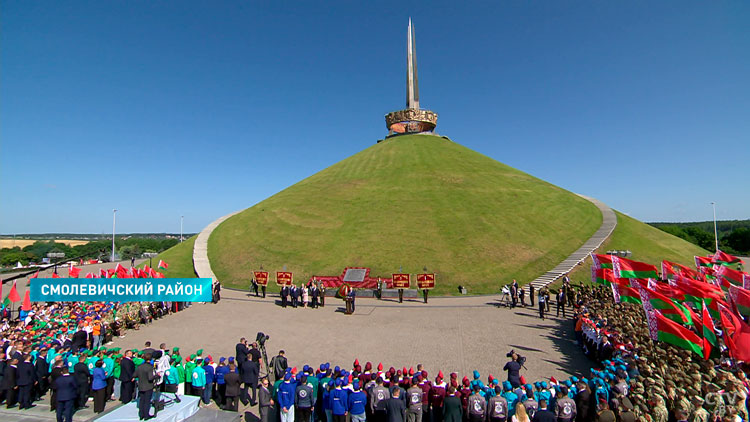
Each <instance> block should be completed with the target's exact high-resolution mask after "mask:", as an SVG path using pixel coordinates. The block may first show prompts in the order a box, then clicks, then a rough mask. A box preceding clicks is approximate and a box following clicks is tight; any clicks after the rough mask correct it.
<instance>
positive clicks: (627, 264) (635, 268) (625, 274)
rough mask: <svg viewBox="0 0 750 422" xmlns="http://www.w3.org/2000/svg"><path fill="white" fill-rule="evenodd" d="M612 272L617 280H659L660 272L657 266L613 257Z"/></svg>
mask: <svg viewBox="0 0 750 422" xmlns="http://www.w3.org/2000/svg"><path fill="white" fill-rule="evenodd" d="M612 271H613V272H614V274H615V278H657V277H659V270H657V269H656V266H655V265H651V264H647V263H645V262H638V261H633V260H631V259H627V258H620V257H619V256H612Z"/></svg>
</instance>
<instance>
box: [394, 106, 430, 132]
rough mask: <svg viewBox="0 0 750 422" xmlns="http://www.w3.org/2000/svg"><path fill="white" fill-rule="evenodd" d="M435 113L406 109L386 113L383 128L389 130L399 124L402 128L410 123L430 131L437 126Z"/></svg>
mask: <svg viewBox="0 0 750 422" xmlns="http://www.w3.org/2000/svg"><path fill="white" fill-rule="evenodd" d="M437 119H438V115H437V113H435V112H433V111H430V110H418V109H411V108H410V109H406V110H399V111H394V112H391V113H388V114H386V115H385V126H386V127H387V128H388V129H389V130H391V128H392V127H393V126H394V125H396V124H398V123H401V124H403V125H404V126H406V125H409V124H411V123H419V126H420V127H424V128H427V129H426V130H432V129H434V128H435V126H437Z"/></svg>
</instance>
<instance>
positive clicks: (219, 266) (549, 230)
mask: <svg viewBox="0 0 750 422" xmlns="http://www.w3.org/2000/svg"><path fill="white" fill-rule="evenodd" d="M601 220H602V218H601V213H600V212H599V210H598V209H597V208H596V207H595V206H594V205H592V204H591V203H589V202H588V201H586V200H584V199H582V198H580V197H578V196H576V195H575V194H573V193H571V192H568V191H566V190H564V189H561V188H559V187H556V186H554V185H551V184H549V183H547V182H545V181H543V180H539V179H537V178H535V177H533V176H530V175H528V174H526V173H523V172H521V171H519V170H516V169H513V168H511V167H508V166H506V165H504V164H502V163H500V162H497V161H495V160H493V159H491V158H489V157H486V156H484V155H482V154H480V153H477V152H475V151H472V150H470V149H468V148H466V147H463V146H461V145H459V144H457V143H454V142H452V141H450V140H448V139H445V138H441V137H437V136H426V135H410V136H400V137H396V138H391V139H388V140H386V141H384V142H381V143H379V144H376V145H373V146H371V147H370V148H367V149H366V150H364V151H362V152H360V153H358V154H355V155H353V156H351V157H349V158H347V159H345V160H343V161H341V162H339V163H337V164H334V165H333V166H331V167H329V168H327V169H325V170H322V171H320V172H319V173H317V174H314V175H312V176H310V177H309V178H307V179H305V180H302V181H301V182H299V183H297V184H295V185H293V186H291V187H289V188H287V189H285V190H283V191H281V192H279V193H277V194H276V195H274V196H272V197H270V198H268V199H266V200H264V201H262V202H260V203H258V204H257V205H255V206H253V207H251V208H248V209H246V210H244V211H243V212H241V213H239V214H237V215H235V216H233V217H231V218H229V219H227V220H226V221H224V222H223V223H222V224H221V225H219V227H217V228H216V230H214V232H213V234H212V235H211V237H210V238H209V242H208V253H209V259H210V260H211V266H212V269H213V271H214V273H215V274H216V276H217V277H218V278H219V280H221V281H222V282H223V283H224V284H225V285H228V286H234V287H246V286H247V285H248V282H249V276H250V274H251V271H252V270H255V269H258V267H259V266H260V265H261V264H262V265H263V268H265V269H267V270H270V271H276V270H281V269H282V267H283V266H285V265H286V267H287V268H288V270H289V271H293V272H294V273H295V279H296V280H300V279H303V278H305V279H306V278H308V277H309V276H311V275H336V274H340V272H341V270H342V269H343V268H344V267H346V266H366V267H370V268H372V273H371V274H372V275H374V276H378V275H381V276H390V274H391V273H393V272H398V271H399V268H400V267H402V268H403V271H405V272H410V273H412V274H414V273H418V272H422V270H423V268H424V267H427V269H428V271H429V272H435V273H437V286H438V287H437V289H436V292H435V293H438V294H440V293H454V292H455V291H456V286H457V285H459V284H461V285H464V286H468V289H469V292H471V293H488V292H494V291H497V289H498V286H499V283H500V282H501V281H503V282H508V281H509V280H511V279H514V278H515V279H517V280H518V281H519V282H528V281H530V280H532V279H533V278H535V277H536V276H538V275H540V274H541V273H543V272H545V271H547V270H549V269H550V268H553V267H554V266H555V265H557V264H558V263H559V262H560V261H562V260H563V259H564V258H566V257H567V256H568V255H569V254H570V253H572V252H573V251H575V250H576V249H577V248H578V247H579V246H580V245H581V244H583V243H584V242H585V241H586V239H587V238H588V237H589V236H591V235H592V234H593V233H594V232H595V231H596V230H597V228H598V227H599V225H600V224H601Z"/></svg>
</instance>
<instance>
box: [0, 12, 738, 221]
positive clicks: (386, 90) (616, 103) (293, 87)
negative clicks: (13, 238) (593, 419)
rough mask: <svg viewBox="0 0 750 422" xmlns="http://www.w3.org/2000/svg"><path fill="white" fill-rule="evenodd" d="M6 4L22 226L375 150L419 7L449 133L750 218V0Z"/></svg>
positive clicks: (3, 119) (206, 199) (436, 97)
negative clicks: (408, 31)
mask: <svg viewBox="0 0 750 422" xmlns="http://www.w3.org/2000/svg"><path fill="white" fill-rule="evenodd" d="M281 3H283V5H282V4H281ZM1 7H2V9H1V10H0V12H1V13H0V16H1V18H0V19H1V22H0V24H2V34H1V37H2V38H1V42H2V48H1V49H0V50H1V52H0V63H1V64H0V83H1V85H0V88H1V89H2V91H1V92H0V124H1V126H0V233H23V232H94V233H106V232H109V231H111V224H112V208H118V209H119V210H120V211H119V212H118V232H150V231H160V232H161V231H169V232H176V231H179V220H180V215H184V216H185V231H193V232H194V231H199V230H200V229H201V228H203V227H204V226H205V225H206V224H208V223H209V222H211V221H212V220H214V219H215V218H217V217H220V216H222V215H224V214H226V213H229V212H231V211H235V210H239V209H244V208H246V207H249V206H251V205H253V204H255V203H257V202H258V201H261V200H263V199H264V198H266V197H268V196H270V195H272V194H274V193H276V192H278V191H280V190H282V189H283V188H285V187H287V186H289V185H291V184H293V183H295V182H297V181H299V180H301V179H303V178H305V177H307V176H309V175H311V174H313V173H315V172H317V171H319V170H321V169H323V168H325V167H328V166H330V165H332V164H334V163H336V162H338V161H339V160H342V159H344V158H346V157H348V156H350V155H352V154H354V153H356V152H358V151H360V150H362V149H364V148H367V147H369V146H371V145H372V144H373V143H374V142H375V141H376V140H377V139H379V138H382V137H383V136H384V134H385V132H386V129H385V124H384V120H383V115H384V114H385V113H387V112H389V111H393V110H397V109H399V108H403V106H404V101H405V99H404V91H405V89H404V78H405V67H406V64H405V62H406V58H405V51H406V45H405V43H406V25H407V20H408V17H409V16H411V17H412V19H413V20H414V25H415V29H416V42H417V53H418V58H419V60H418V65H419V78H420V89H421V92H420V94H421V103H422V106H423V107H425V108H429V109H431V110H434V111H436V112H438V113H439V114H440V120H439V123H438V131H439V132H440V133H442V134H445V135H448V136H450V137H451V138H452V139H454V140H455V141H456V142H459V143H461V144H463V145H465V146H467V147H469V148H472V149H474V150H476V151H479V152H481V153H484V154H486V155H488V156H490V157H492V158H494V159H496V160H498V161H501V162H504V163H506V164H509V165H511V166H513V167H516V168H519V169H521V170H523V171H525V172H528V173H530V174H533V175H535V176H537V177H539V178H541V179H544V180H547V181H549V182H551V183H554V184H556V185H559V186H562V187H564V188H566V189H569V190H571V191H574V192H579V193H583V194H586V195H590V196H594V197H597V198H599V199H601V200H603V201H605V202H606V203H608V204H609V205H610V206H613V207H615V208H616V209H618V210H621V211H623V212H625V213H628V214H630V215H632V216H634V217H636V218H639V219H641V220H645V221H693V220H709V219H711V206H710V205H709V202H711V201H715V202H716V203H717V213H718V217H719V219H740V218H749V217H750V195H749V193H750V184H749V183H748V181H750V176H748V174H749V173H748V171H747V168H748V158H749V157H750V24H749V22H750V2H746V1H728V2H703V1H701V2H694V1H664V2H662V1H657V2H654V1H643V2H602V1H592V2H588V1H579V2H567V1H566V2H555V1H552V2H550V1H545V2H529V1H518V2H506V1H502V2H499V1H492V2H481V3H474V4H472V3H467V2H456V1H447V2H425V3H416V2H392V3H385V2H351V1H345V2H300V3H299V4H294V3H292V2H250V1H233V2H221V1H214V2H187V1H158V2H153V1H105V2H102V1H91V2H84V1H74V2H71V1H40V2H36V1H2V6H1Z"/></svg>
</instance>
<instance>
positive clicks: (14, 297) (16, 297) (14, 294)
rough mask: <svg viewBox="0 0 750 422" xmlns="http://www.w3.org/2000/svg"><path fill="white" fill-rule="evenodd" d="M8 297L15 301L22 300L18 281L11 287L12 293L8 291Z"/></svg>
mask: <svg viewBox="0 0 750 422" xmlns="http://www.w3.org/2000/svg"><path fill="white" fill-rule="evenodd" d="M8 299H9V300H10V301H11V302H13V303H16V302H20V301H21V296H19V295H18V289H16V282H15V281H14V282H13V287H11V288H10V293H8Z"/></svg>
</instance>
